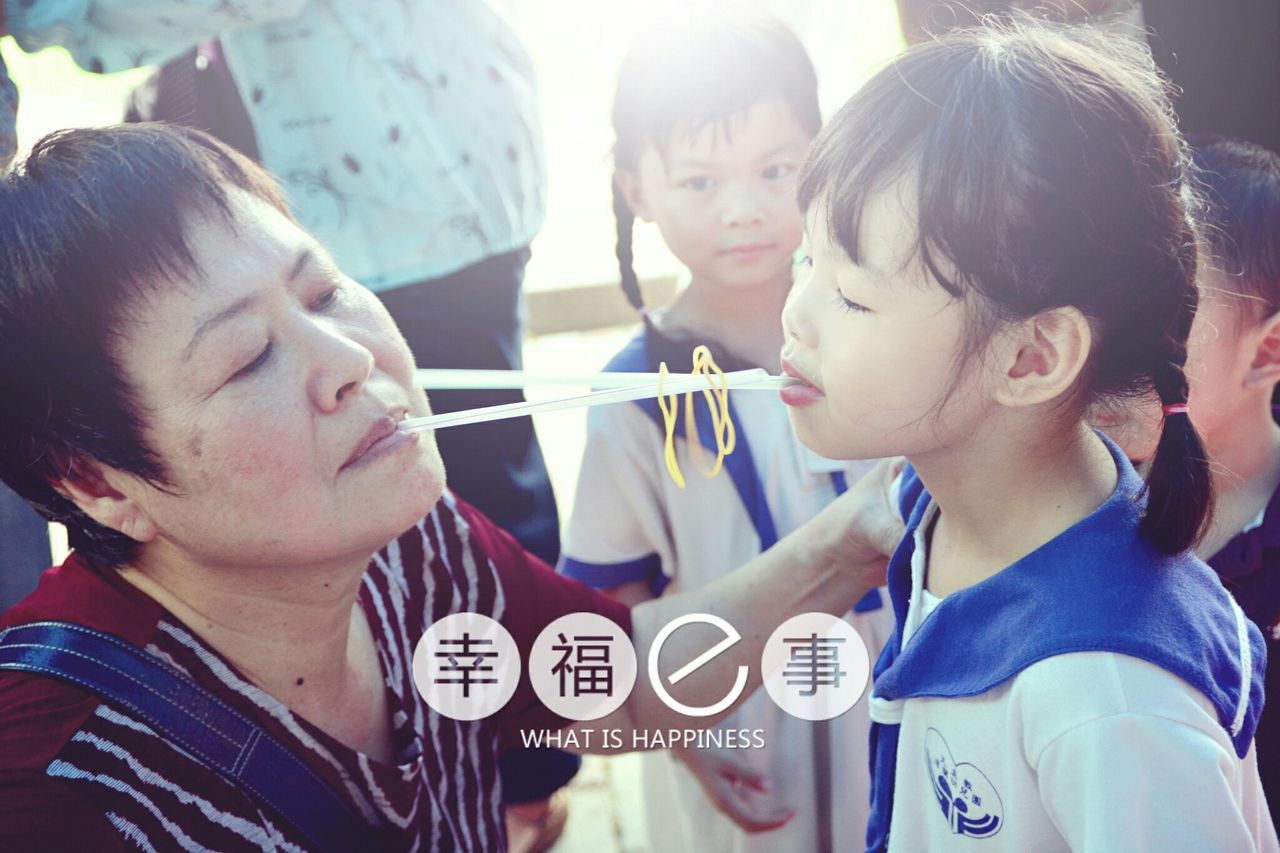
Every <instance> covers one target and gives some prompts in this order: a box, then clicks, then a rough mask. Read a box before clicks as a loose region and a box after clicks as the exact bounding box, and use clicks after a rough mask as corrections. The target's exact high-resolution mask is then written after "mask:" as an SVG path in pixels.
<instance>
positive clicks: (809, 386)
mask: <svg viewBox="0 0 1280 853" xmlns="http://www.w3.org/2000/svg"><path fill="white" fill-rule="evenodd" d="M782 372H783V374H784V375H786V376H790V377H791V378H792V379H798V380H800V381H799V382H797V383H796V384H794V385H788V386H787V387H786V388H783V389H782V390H780V391H779V392H778V396H779V397H781V398H782V402H784V403H786V404H787V405H788V406H797V407H799V406H809V405H812V404H814V403H816V402H818V401H819V400H821V399H822V398H823V397H825V396H826V395H825V394H824V393H823V392H822V389H821V388H819V387H818V386H816V385H814V384H813V383H812V382H810V381H809V380H808V378H806V377H805V375H804V374H803V373H801V372H800V371H799V370H796V369H795V367H794V366H792V364H791V362H789V361H787V360H786V359H785V358H784V359H783V360H782Z"/></svg>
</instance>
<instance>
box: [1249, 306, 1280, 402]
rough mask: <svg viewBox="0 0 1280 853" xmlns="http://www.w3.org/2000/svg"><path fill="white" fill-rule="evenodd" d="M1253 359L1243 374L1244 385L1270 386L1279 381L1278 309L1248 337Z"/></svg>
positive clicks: (1279, 319)
mask: <svg viewBox="0 0 1280 853" xmlns="http://www.w3.org/2000/svg"><path fill="white" fill-rule="evenodd" d="M1249 340H1250V341H1251V342H1252V349H1253V359H1252V361H1251V362H1250V363H1249V369H1248V371H1246V372H1245V375H1244V387H1246V388H1260V387H1268V388H1269V387H1271V386H1272V385H1275V384H1276V383H1277V382H1280V311H1277V312H1276V313H1274V314H1272V315H1271V316H1269V317H1267V318H1266V319H1265V320H1263V321H1262V322H1261V323H1260V324H1259V325H1258V326H1256V327H1255V328H1254V331H1253V332H1252V334H1251V335H1250V337H1249Z"/></svg>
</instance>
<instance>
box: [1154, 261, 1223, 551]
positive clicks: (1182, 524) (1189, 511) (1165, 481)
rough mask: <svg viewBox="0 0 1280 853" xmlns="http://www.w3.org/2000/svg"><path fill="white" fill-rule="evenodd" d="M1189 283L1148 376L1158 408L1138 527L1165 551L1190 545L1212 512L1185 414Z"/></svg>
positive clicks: (1195, 437) (1201, 458)
mask: <svg viewBox="0 0 1280 853" xmlns="http://www.w3.org/2000/svg"><path fill="white" fill-rule="evenodd" d="M1198 298H1199V297H1198V295H1197V293H1196V288H1195V287H1194V286H1192V287H1190V288H1188V289H1187V296H1186V299H1185V300H1184V301H1183V304H1182V309H1181V310H1180V311H1179V312H1178V315H1177V318H1176V319H1175V321H1174V324H1173V327H1172V328H1171V329H1169V331H1168V332H1167V334H1166V335H1165V353H1164V358H1163V359H1162V360H1161V361H1160V362H1159V363H1157V364H1156V365H1155V366H1154V367H1153V369H1152V371H1151V375H1152V378H1153V379H1154V381H1155V388H1156V393H1158V394H1159V395H1160V404H1161V407H1162V408H1163V409H1164V424H1163V426H1162V428H1161V432H1160V443H1159V445H1158V446H1157V447H1156V454H1155V457H1154V458H1153V459H1152V462H1151V470H1150V472H1149V473H1148V474H1147V485H1146V489H1147V508H1146V510H1145V511H1144V512H1143V515H1142V521H1141V529H1142V532H1143V533H1144V534H1146V535H1147V537H1148V538H1149V539H1150V540H1151V542H1152V543H1153V544H1154V545H1155V546H1156V547H1157V548H1159V549H1160V550H1161V551H1163V552H1165V553H1167V554H1176V553H1178V552H1180V551H1185V550H1186V549H1188V548H1191V547H1193V546H1194V545H1195V544H1196V543H1197V542H1198V541H1199V540H1200V538H1201V537H1202V536H1203V535H1204V531H1205V530H1206V529H1207V528H1208V526H1209V522H1210V520H1211V519H1212V515H1213V481H1212V477H1211V475H1210V472H1209V461H1208V458H1207V457H1206V454H1205V451H1204V445H1203V444H1202V443H1201V441H1200V435H1199V434H1198V433H1197V432H1196V428H1195V426H1194V425H1193V424H1192V423H1191V418H1190V417H1189V416H1188V415H1187V409H1186V403H1187V391H1188V384H1187V377H1186V373H1185V372H1184V371H1183V366H1184V365H1185V364H1186V361H1187V335H1188V333H1189V332H1190V330H1191V321H1192V319H1193V318H1194V317H1195V312H1196V302H1197V300H1198Z"/></svg>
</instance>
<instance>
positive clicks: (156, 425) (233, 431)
mask: <svg viewBox="0 0 1280 853" xmlns="http://www.w3.org/2000/svg"><path fill="white" fill-rule="evenodd" d="M231 193H232V210H233V212H234V223H233V224H229V223H227V222H226V221H224V220H223V219H221V218H219V217H216V216H215V217H192V218H191V219H190V221H189V223H188V225H187V228H186V232H187V233H186V237H187V240H188V242H189V244H190V245H191V248H192V251H193V254H194V257H195V260H196V262H197V265H198V266H197V269H198V271H199V272H198V273H195V274H193V276H192V279H193V280H192V281H189V282H183V283H178V284H162V285H158V286H157V287H156V288H155V289H154V290H153V291H152V292H151V293H150V294H148V295H147V296H146V297H143V298H141V299H139V301H138V304H136V305H135V306H133V308H132V311H131V312H130V314H129V315H128V316H129V320H128V321H127V322H126V324H125V325H124V327H123V328H122V329H121V330H120V331H121V335H120V338H119V342H118V344H117V346H116V348H115V353H114V354H115V357H116V358H117V359H118V362H119V364H120V368H121V370H122V373H123V375H124V377H125V378H126V379H127V381H128V382H129V383H130V384H131V385H132V387H133V388H134V390H135V394H136V399H137V403H138V408H139V411H140V412H142V413H143V417H144V421H145V423H146V430H145V439H146V441H147V443H148V444H149V446H150V447H152V448H153V449H154V450H155V451H156V453H157V454H158V455H159V457H160V459H161V461H162V463H163V465H164V468H165V470H166V473H167V474H168V478H169V480H170V481H171V482H172V483H173V484H174V489H173V493H170V492H168V491H162V490H159V489H156V488H154V487H152V486H150V485H149V484H146V483H144V482H142V481H138V480H127V481H126V483H127V485H126V486H124V487H123V488H124V489H127V490H128V496H129V497H130V498H131V499H133V501H134V502H135V503H136V504H137V505H138V506H140V507H141V508H142V510H143V512H145V514H146V516H147V518H149V520H150V521H151V522H152V523H153V524H154V526H155V529H156V531H157V534H158V536H159V538H160V539H161V540H163V541H165V542H166V543H167V544H168V546H170V547H172V548H174V549H176V550H177V551H178V552H179V553H181V554H184V555H186V556H187V557H189V558H191V559H193V560H194V561H196V562H198V563H200V564H203V565H215V566H216V565H233V566H262V567H263V568H266V569H280V568H283V567H285V566H288V565H290V564H294V565H298V564H301V565H307V564H314V563H316V562H321V561H334V560H350V559H354V558H357V557H359V556H360V555H361V554H363V555H364V556H363V558H364V559H367V558H368V555H369V554H370V553H372V552H373V550H375V549H377V548H378V547H381V546H382V545H383V544H385V543H386V542H388V541H390V540H391V539H392V538H394V537H395V536H396V535H397V534H398V533H400V532H402V531H404V530H406V529H408V528H409V527H410V526H412V525H413V523H414V522H415V521H416V520H417V519H419V518H421V517H422V516H423V515H424V514H425V513H426V512H427V511H428V510H429V509H430V508H431V506H432V505H433V504H434V502H435V501H436V499H437V498H438V497H439V495H440V493H441V490H442V489H443V487H444V472H443V469H442V465H441V462H440V457H439V454H438V452H437V450H436V445H435V440H434V436H433V435H432V434H431V433H417V434H405V433H398V432H395V430H394V426H395V424H396V423H397V422H399V421H400V420H402V419H403V418H405V417H406V416H415V415H425V414H428V413H429V407H428V405H427V400H426V396H425V395H424V394H423V392H422V391H421V390H419V389H418V388H417V387H416V385H415V382H414V362H413V359H412V356H411V355H410V352H409V349H408V347H407V346H406V345H405V342H404V339H403V338H402V337H401V336H400V333H399V332H398V331H397V329H396V327H395V324H394V323H393V322H392V320H391V318H390V316H389V315H388V314H387V312H386V310H385V309H384V308H383V307H382V304H381V303H380V302H379V301H378V300H377V298H376V297H375V296H374V295H373V294H372V293H370V292H369V291H367V290H366V289H364V288H363V287H361V286H360V285H358V284H356V283H355V282H354V281H352V280H351V279H349V278H347V277H346V276H344V275H342V273H341V272H340V271H339V270H338V269H337V268H336V267H335V266H334V264H333V262H332V260H330V259H329V257H328V255H327V254H326V253H325V252H324V250H323V249H322V248H321V247H320V246H319V244H317V243H316V241H315V240H314V239H313V238H312V237H311V236H310V235H308V234H307V233H306V232H304V231H302V230H301V229H300V228H299V227H298V226H297V225H295V224H294V223H292V222H290V221H289V220H288V219H286V218H285V217H284V216H283V215H281V214H280V213H279V212H278V211H277V210H275V209H274V208H272V207H270V206H269V205H267V204H266V203H264V202H262V201H261V200H259V199H257V198H255V197H252V196H250V195H248V194H246V193H244V192H241V191H238V190H232V191H231Z"/></svg>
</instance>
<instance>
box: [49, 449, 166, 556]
mask: <svg viewBox="0 0 1280 853" xmlns="http://www.w3.org/2000/svg"><path fill="white" fill-rule="evenodd" d="M61 467H62V468H63V469H64V470H65V471H66V472H67V473H66V474H65V475H64V476H63V477H62V478H61V479H59V480H57V481H56V482H55V483H53V488H54V489H56V490H57V491H58V493H59V494H61V495H62V496H63V497H65V498H66V499H67V500H69V501H71V502H72V503H74V504H75V505H76V506H78V507H79V508H80V509H81V511H83V512H84V514H85V515H87V516H89V517H90V518H92V519H93V520H94V521H96V522H98V523H99V524H101V525H102V526H103V527H109V528H111V529H112V530H116V531H119V532H120V533H123V534H124V535H125V536H128V537H129V538H130V539H134V540H136V541H138V542H150V541H151V540H153V539H155V538H156V534H157V532H158V531H157V530H156V526H155V523H154V522H153V521H152V520H151V518H150V517H149V516H148V515H147V513H146V512H145V511H144V510H143V508H142V506H141V505H140V504H139V503H138V502H137V501H136V500H135V499H134V498H132V497H130V496H129V495H128V494H127V493H126V491H124V490H122V489H121V488H120V487H121V486H125V487H126V489H127V486H126V483H125V481H126V480H129V481H131V482H136V478H132V477H130V476H129V475H128V474H125V473H123V472H121V471H117V470H115V469H114V468H108V467H107V466H105V465H101V464H99V463H98V462H94V461H92V460H90V461H82V460H76V459H73V460H69V461H67V462H65V463H64V464H63V465H62V466H61ZM130 491H131V490H130Z"/></svg>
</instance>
